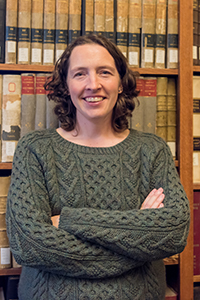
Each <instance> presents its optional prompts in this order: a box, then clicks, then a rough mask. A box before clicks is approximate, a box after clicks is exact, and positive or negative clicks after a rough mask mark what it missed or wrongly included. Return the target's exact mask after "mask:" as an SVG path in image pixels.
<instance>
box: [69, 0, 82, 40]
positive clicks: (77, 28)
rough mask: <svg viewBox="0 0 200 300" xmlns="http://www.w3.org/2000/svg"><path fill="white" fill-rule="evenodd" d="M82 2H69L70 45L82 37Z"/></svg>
mask: <svg viewBox="0 0 200 300" xmlns="http://www.w3.org/2000/svg"><path fill="white" fill-rule="evenodd" d="M81 8H82V2H81V0H70V1H69V31H68V33H69V41H68V42H69V43H71V42H72V41H74V40H75V39H76V38H77V37H79V36H80V35H81Z"/></svg>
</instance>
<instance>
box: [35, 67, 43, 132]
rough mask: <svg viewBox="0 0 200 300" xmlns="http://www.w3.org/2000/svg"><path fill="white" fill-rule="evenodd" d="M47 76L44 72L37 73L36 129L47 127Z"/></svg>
mask: <svg viewBox="0 0 200 300" xmlns="http://www.w3.org/2000/svg"><path fill="white" fill-rule="evenodd" d="M45 82H46V76H45V74H43V73H38V74H36V108H35V129H36V130H39V129H45V128H46V91H45V89H44V84H45Z"/></svg>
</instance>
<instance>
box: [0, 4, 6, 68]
mask: <svg viewBox="0 0 200 300" xmlns="http://www.w3.org/2000/svg"><path fill="white" fill-rule="evenodd" d="M0 32H1V35H0V63H4V62H5V40H6V0H1V1H0Z"/></svg>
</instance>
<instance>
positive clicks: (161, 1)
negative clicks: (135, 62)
mask: <svg viewBox="0 0 200 300" xmlns="http://www.w3.org/2000/svg"><path fill="white" fill-rule="evenodd" d="M166 7H167V0H156V24H155V26H156V32H155V64H154V67H155V68H163V69H164V68H165V51H166Z"/></svg>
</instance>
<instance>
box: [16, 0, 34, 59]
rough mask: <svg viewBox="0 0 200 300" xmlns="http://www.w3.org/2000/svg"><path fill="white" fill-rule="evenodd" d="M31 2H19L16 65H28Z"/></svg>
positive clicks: (26, 0) (25, 0)
mask: <svg viewBox="0 0 200 300" xmlns="http://www.w3.org/2000/svg"><path fill="white" fill-rule="evenodd" d="M30 45H31V0H19V10H18V56H17V57H18V59H17V62H18V64H30Z"/></svg>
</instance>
